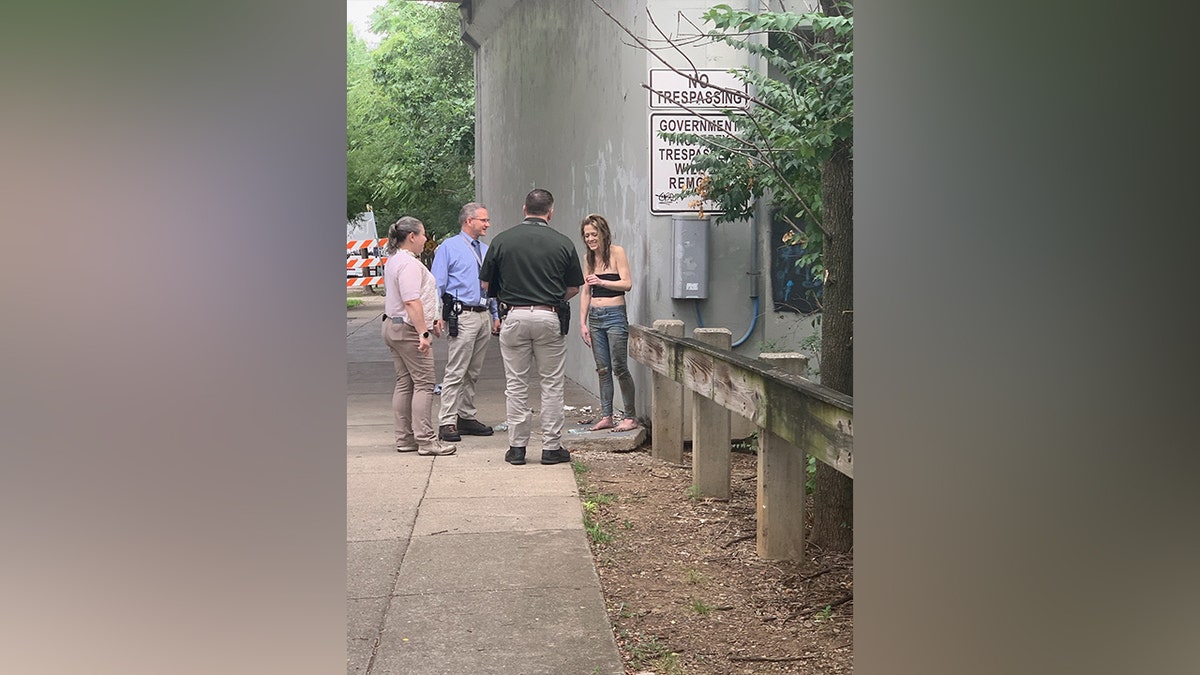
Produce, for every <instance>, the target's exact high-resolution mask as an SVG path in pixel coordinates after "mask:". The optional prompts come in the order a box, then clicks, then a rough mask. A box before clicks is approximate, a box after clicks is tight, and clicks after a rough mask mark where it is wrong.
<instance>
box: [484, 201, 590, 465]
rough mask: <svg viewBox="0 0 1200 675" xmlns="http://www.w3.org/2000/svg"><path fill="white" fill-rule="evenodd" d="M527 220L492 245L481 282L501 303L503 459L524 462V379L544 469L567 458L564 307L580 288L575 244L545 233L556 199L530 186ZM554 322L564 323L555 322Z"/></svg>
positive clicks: (528, 418) (527, 412) (527, 425)
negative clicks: (537, 386)
mask: <svg viewBox="0 0 1200 675" xmlns="http://www.w3.org/2000/svg"><path fill="white" fill-rule="evenodd" d="M524 213H525V220H523V221H522V222H521V223H519V224H518V225H516V226H514V227H512V228H510V229H508V230H505V231H504V232H501V233H500V234H498V235H496V237H495V239H493V240H492V245H491V247H490V248H488V251H487V255H486V256H485V257H484V259H483V266H482V267H481V268H480V270H479V279H480V281H481V282H482V283H483V286H484V288H485V289H486V290H487V293H488V295H489V296H492V297H496V298H498V299H499V300H500V303H501V312H502V313H503V315H504V319H503V322H502V323H501V326H500V356H501V358H502V359H503V360H504V376H505V389H504V396H505V399H506V402H507V420H506V421H507V423H508V445H509V448H508V452H506V453H505V455H504V461H506V462H508V463H509V464H524V463H525V447H526V446H527V445H528V444H529V436H530V431H531V427H532V421H533V412H532V411H531V409H530V407H529V380H530V378H531V377H537V378H538V380H540V382H541V393H542V464H558V463H560V462H569V461H571V453H570V451H568V450H567V449H566V448H564V447H563V446H562V430H563V385H564V381H565V379H566V358H567V338H566V328H567V324H568V322H569V320H570V316H571V309H570V306H569V305H568V304H567V302H568V301H569V300H570V299H571V298H573V297H575V295H576V294H578V293H579V288H580V287H581V286H582V285H583V268H582V267H581V266H580V264H579V254H578V253H576V251H575V245H574V243H572V241H571V240H570V239H568V238H567V236H566V235H564V234H562V233H560V232H557V231H555V230H553V229H551V228H550V226H549V222H550V217H551V216H552V215H553V214H554V196H553V195H551V194H550V192H549V191H547V190H543V189H541V188H535V189H533V190H531V191H530V192H529V194H528V195H526V196H525V206H524ZM560 318H561V319H562V320H561V321H560Z"/></svg>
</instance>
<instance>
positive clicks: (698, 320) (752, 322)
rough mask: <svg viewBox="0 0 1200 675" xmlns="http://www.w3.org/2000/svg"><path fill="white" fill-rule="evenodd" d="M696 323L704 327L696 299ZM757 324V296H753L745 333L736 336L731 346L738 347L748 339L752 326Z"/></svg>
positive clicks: (752, 330)
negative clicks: (751, 310)
mask: <svg viewBox="0 0 1200 675" xmlns="http://www.w3.org/2000/svg"><path fill="white" fill-rule="evenodd" d="M696 325H697V326H699V327H700V328H704V317H702V316H700V301H699V300H697V301H696ZM757 325H758V296H757V295H756V296H754V312H753V313H752V314H751V315H750V327H749V328H747V329H746V334H745V335H743V336H742V337H740V338H738V340H737V342H734V343H732V344H731V345H730V346H732V347H740V346H742V344H743V343H744V342H745V341H746V340H749V339H750V334H751V333H753V332H754V327H755V326H757Z"/></svg>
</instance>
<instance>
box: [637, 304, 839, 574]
mask: <svg viewBox="0 0 1200 675" xmlns="http://www.w3.org/2000/svg"><path fill="white" fill-rule="evenodd" d="M693 335H695V339H692V338H685V337H683V322H682V321H677V320H661V321H655V322H654V328H653V329H650V328H647V327H645V326H640V325H637V324H630V325H629V355H630V356H632V357H633V358H634V359H635V360H636V361H638V362H639V363H641V364H642V365H645V366H647V367H648V368H650V369H651V370H652V371H653V372H654V383H653V392H652V395H651V397H652V403H651V405H652V408H651V432H652V433H651V454H652V455H653V456H654V457H656V458H659V459H662V460H664V461H668V462H674V463H676V464H681V463H683V423H684V422H683V420H684V415H683V397H684V395H685V392H687V394H688V395H690V396H691V397H692V477H693V482H694V484H695V486H696V489H697V490H698V491H699V495H700V496H701V497H707V498H712V499H729V493H730V490H729V487H730V455H729V453H730V449H731V448H730V441H729V420H730V417H729V415H730V414H731V413H737V414H739V415H742V416H744V417H746V418H747V419H749V420H751V421H752V422H753V423H754V425H755V426H756V427H757V428H758V440H759V449H758V508H757V521H758V533H757V544H758V554H759V556H761V557H763V558H767V559H771V560H798V559H801V558H803V556H804V520H805V518H804V482H805V465H806V464H807V459H806V455H813V456H814V457H816V458H817V459H819V460H821V461H822V462H825V463H826V464H828V465H830V466H832V467H833V468H835V469H837V470H838V471H840V472H841V473H844V474H846V475H847V476H850V477H851V478H853V477H854V461H853V460H854V457H853V456H854V423H853V422H854V419H853V413H854V400H853V399H852V398H851V397H849V396H846V395H845V394H841V393H838V392H836V391H834V390H832V389H829V388H828V387H822V386H821V385H819V384H816V383H814V382H811V381H809V380H807V379H805V378H803V377H801V376H800V375H799V372H798V368H797V367H796V366H797V365H801V367H802V363H803V361H802V357H800V355H799V354H794V353H785V354H763V355H761V356H760V357H759V358H758V359H750V358H747V357H744V356H742V355H740V354H736V353H734V352H732V351H729V347H730V340H731V335H730V333H729V331H728V330H726V329H724V328H697V329H696V330H695V331H694V332H693ZM789 370H790V371H793V372H789Z"/></svg>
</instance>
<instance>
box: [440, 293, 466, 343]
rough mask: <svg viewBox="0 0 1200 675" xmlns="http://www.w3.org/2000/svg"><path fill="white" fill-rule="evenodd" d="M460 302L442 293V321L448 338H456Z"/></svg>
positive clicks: (460, 312) (460, 309)
mask: <svg viewBox="0 0 1200 675" xmlns="http://www.w3.org/2000/svg"><path fill="white" fill-rule="evenodd" d="M462 311H463V308H462V302H460V301H459V300H457V299H456V298H455V297H454V296H452V295H450V294H449V293H442V321H445V322H446V331H447V332H448V333H449V334H450V337H458V315H459V314H462Z"/></svg>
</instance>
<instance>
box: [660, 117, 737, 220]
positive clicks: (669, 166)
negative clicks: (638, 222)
mask: <svg viewBox="0 0 1200 675" xmlns="http://www.w3.org/2000/svg"><path fill="white" fill-rule="evenodd" d="M732 128H733V122H732V121H730V120H729V118H727V117H725V116H724V115H722V114H720V113H712V114H706V115H692V114H689V113H651V114H650V212H651V213H654V214H660V215H661V214H668V213H695V212H696V211H697V210H699V209H698V208H697V205H696V204H695V203H694V202H695V200H697V199H698V198H697V197H694V196H693V197H687V198H684V199H677V198H676V197H675V195H676V194H677V193H678V192H679V191H680V190H685V189H689V188H694V187H696V183H697V181H698V180H699V179H700V175H699V174H697V173H694V172H692V171H689V170H688V168H687V166H688V164H689V163H690V162H691V159H692V158H693V157H695V156H696V155H697V154H699V153H701V152H706V150H704V148H702V147H700V146H698V145H691V144H685V143H673V142H670V141H666V140H663V139H662V138H660V137H659V132H677V133H692V134H698V135H703V136H720V135H725V134H727V133H728V132H729V131H731V130H732ZM715 208H716V204H715V203H713V202H711V201H705V202H704V211H705V212H706V213H712V212H714V209H715Z"/></svg>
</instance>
